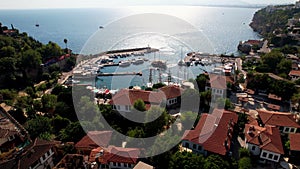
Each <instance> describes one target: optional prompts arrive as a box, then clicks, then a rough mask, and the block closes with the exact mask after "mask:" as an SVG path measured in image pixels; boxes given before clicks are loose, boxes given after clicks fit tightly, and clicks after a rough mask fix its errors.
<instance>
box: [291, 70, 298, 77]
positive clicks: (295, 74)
mask: <svg viewBox="0 0 300 169" xmlns="http://www.w3.org/2000/svg"><path fill="white" fill-rule="evenodd" d="M289 76H299V77H300V70H291V71H290V73H289Z"/></svg>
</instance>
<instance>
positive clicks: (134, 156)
mask: <svg viewBox="0 0 300 169" xmlns="http://www.w3.org/2000/svg"><path fill="white" fill-rule="evenodd" d="M139 155H140V149H138V148H122V147H115V146H109V147H108V148H106V149H104V152H103V155H102V156H100V157H99V161H100V163H101V164H108V163H109V162H116V163H128V164H136V163H137V160H138V158H139Z"/></svg>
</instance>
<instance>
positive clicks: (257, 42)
mask: <svg viewBox="0 0 300 169" xmlns="http://www.w3.org/2000/svg"><path fill="white" fill-rule="evenodd" d="M245 43H247V44H250V45H260V44H261V43H262V41H260V40H248V41H246V42H245Z"/></svg>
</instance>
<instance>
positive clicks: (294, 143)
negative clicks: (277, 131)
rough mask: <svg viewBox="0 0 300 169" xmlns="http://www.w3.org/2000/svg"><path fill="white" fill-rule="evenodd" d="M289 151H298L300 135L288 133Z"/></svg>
mask: <svg viewBox="0 0 300 169" xmlns="http://www.w3.org/2000/svg"><path fill="white" fill-rule="evenodd" d="M289 136H290V150H292V151H300V133H290V135H289Z"/></svg>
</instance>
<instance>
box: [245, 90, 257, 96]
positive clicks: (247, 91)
mask: <svg viewBox="0 0 300 169" xmlns="http://www.w3.org/2000/svg"><path fill="white" fill-rule="evenodd" d="M246 93H248V94H251V95H253V94H254V93H255V91H254V90H251V89H247V90H246Z"/></svg>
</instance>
